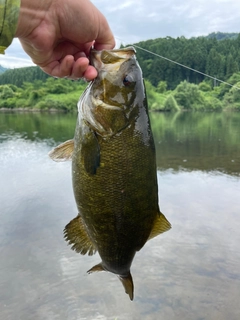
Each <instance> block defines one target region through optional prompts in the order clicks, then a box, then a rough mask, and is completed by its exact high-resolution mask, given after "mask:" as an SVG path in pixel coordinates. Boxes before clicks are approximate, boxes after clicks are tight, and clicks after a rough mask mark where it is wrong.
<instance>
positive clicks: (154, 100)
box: [145, 80, 166, 110]
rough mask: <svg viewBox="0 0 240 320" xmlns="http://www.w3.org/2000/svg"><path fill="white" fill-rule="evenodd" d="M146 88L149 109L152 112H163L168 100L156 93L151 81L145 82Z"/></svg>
mask: <svg viewBox="0 0 240 320" xmlns="http://www.w3.org/2000/svg"><path fill="white" fill-rule="evenodd" d="M145 87H146V92H147V99H148V107H149V109H150V110H154V109H157V110H162V109H163V105H164V101H165V100H166V97H165V95H163V94H160V93H158V92H157V91H156V88H155V87H154V86H153V85H152V84H151V82H149V81H147V80H146V81H145Z"/></svg>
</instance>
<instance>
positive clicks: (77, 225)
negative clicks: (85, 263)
mask: <svg viewBox="0 0 240 320" xmlns="http://www.w3.org/2000/svg"><path fill="white" fill-rule="evenodd" d="M64 238H65V240H66V241H67V242H68V244H69V245H72V246H71V249H72V250H75V251H76V252H79V253H81V254H83V255H84V254H86V253H88V255H89V256H92V255H93V254H94V253H96V251H97V250H96V248H95V246H94V244H93V243H92V241H91V239H90V238H89V236H88V234H87V231H86V229H85V226H84V223H83V221H82V218H81V217H80V216H79V215H78V216H77V217H76V218H74V219H73V220H71V221H70V222H69V223H68V224H67V225H66V227H65V229H64Z"/></svg>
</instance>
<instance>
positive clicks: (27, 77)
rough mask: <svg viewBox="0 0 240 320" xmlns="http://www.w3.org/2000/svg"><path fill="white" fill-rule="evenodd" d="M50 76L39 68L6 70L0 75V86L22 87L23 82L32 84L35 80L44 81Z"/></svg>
mask: <svg viewBox="0 0 240 320" xmlns="http://www.w3.org/2000/svg"><path fill="white" fill-rule="evenodd" d="M49 77H50V76H49V75H47V74H46V73H45V72H43V71H42V70H41V69H40V68H39V67H26V68H18V69H8V70H6V71H5V72H4V73H2V74H0V85H1V84H14V85H16V86H18V87H22V85H23V83H24V82H31V83H33V82H34V81H36V80H41V81H45V80H46V79H47V78H49Z"/></svg>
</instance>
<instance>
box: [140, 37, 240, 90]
mask: <svg viewBox="0 0 240 320" xmlns="http://www.w3.org/2000/svg"><path fill="white" fill-rule="evenodd" d="M217 34H218V33H217ZM218 38H221V41H217V39H218ZM137 45H138V46H139V47H141V48H143V49H147V50H149V51H151V52H154V53H155V54H158V55H160V56H162V57H166V58H167V59H170V60H173V61H176V62H178V63H180V64H182V65H186V66H188V67H190V68H192V69H195V70H198V71H200V72H202V73H203V74H199V73H197V72H194V71H193V70H189V69H187V68H184V67H183V66H180V65H178V64H174V63H173V62H171V61H169V60H166V59H163V58H160V57H157V56H156V55H152V54H151V53H148V52H145V51H143V50H140V49H139V50H138V51H137V56H138V61H139V63H140V65H141V67H142V70H143V74H144V77H145V79H147V80H149V81H150V82H151V83H152V84H153V85H154V86H156V87H157V86H158V83H159V82H160V81H166V82H167V84H168V89H172V90H173V89H175V88H176V86H177V85H178V84H179V83H180V82H181V81H184V80H187V81H188V82H191V83H195V84H198V83H200V82H202V81H203V80H206V79H208V78H206V77H205V76H204V74H209V75H210V76H212V77H216V78H218V79H221V80H227V78H229V77H230V76H231V75H232V74H233V73H236V72H238V71H239V70H240V51H239V47H240V36H239V35H238V34H234V36H233V37H232V36H231V34H224V35H222V34H221V37H220V34H219V36H217V37H216V36H214V37H209V38H207V37H197V38H191V39H186V38H185V37H178V38H176V39H174V38H171V37H166V38H159V39H154V40H147V41H142V42H139V43H137Z"/></svg>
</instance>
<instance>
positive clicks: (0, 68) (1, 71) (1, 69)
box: [0, 65, 7, 74]
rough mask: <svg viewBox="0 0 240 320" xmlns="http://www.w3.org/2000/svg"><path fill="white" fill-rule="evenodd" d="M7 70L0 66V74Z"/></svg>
mask: <svg viewBox="0 0 240 320" xmlns="http://www.w3.org/2000/svg"><path fill="white" fill-rule="evenodd" d="M6 70H7V68H4V67H3V66H1V65H0V74H1V73H3V72H5V71H6Z"/></svg>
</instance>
